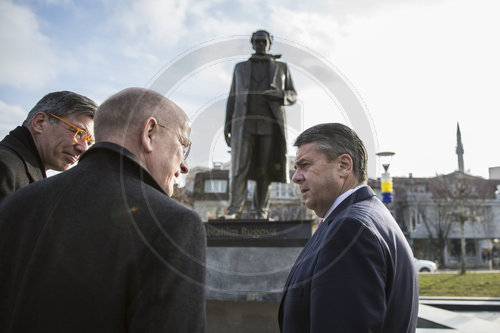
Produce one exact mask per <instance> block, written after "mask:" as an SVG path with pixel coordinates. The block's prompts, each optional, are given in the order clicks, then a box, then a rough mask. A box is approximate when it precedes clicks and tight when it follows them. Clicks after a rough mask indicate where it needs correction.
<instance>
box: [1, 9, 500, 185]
mask: <svg viewBox="0 0 500 333" xmlns="http://www.w3.org/2000/svg"><path fill="white" fill-rule="evenodd" d="M498 13H500V2H498V1H497V0H474V1H473V0H448V1H445V0H442V1H440V0H432V1H431V0H429V1H425V0H381V1H369V0H337V1H336V0H328V1H319V0H309V1H297V0H294V1H291V0H290V1H272V0H271V1H269V0H267V1H261V0H253V1H252V0H244V1H237V0H236V1H235V0H179V1H170V0H166V1H160V0H159V1H153V0H127V1H123V0H102V1H76V0H74V1H72V0H33V1H22V0H20V1H12V0H0V45H1V47H2V51H1V52H0V138H3V136H4V135H5V134H7V133H8V131H9V130H11V129H13V128H14V127H15V126H17V125H18V124H20V123H21V122H22V121H23V120H24V118H25V116H26V114H27V112H28V111H29V110H30V109H31V107H32V106H33V105H34V104H35V103H36V102H37V101H38V100H39V99H40V98H41V97H42V96H43V95H45V94H46V93H48V92H51V91H57V90H71V91H75V92H78V93H81V94H83V95H86V96H88V97H90V98H92V99H94V100H95V101H96V102H98V103H100V102H102V101H104V100H105V99H106V98H107V97H108V96H110V95H111V94H113V93H115V92H117V91H119V90H121V89H123V88H126V87H130V86H140V87H154V88H157V87H160V88H161V89H159V90H163V91H161V92H162V93H164V94H165V95H166V96H168V97H169V98H171V99H172V100H173V101H174V102H176V103H177V104H179V105H180V106H181V107H182V108H183V109H184V110H185V111H186V113H187V114H188V115H189V116H190V118H191V120H192V122H193V133H192V141H193V157H192V158H190V163H191V166H195V165H202V166H209V165H210V164H211V163H213V162H217V161H222V162H223V161H227V160H228V159H229V155H228V154H227V152H226V151H227V147H225V145H224V144H223V141H222V136H221V131H222V125H223V124H222V123H223V119H224V112H225V100H226V98H227V94H228V91H229V88H230V84H231V76H232V70H233V68H234V65H235V64H236V63H237V62H238V61H243V60H245V59H246V58H248V56H249V55H250V54H251V53H252V49H251V45H250V42H249V38H250V35H251V33H252V32H253V31H255V30H257V29H266V30H268V31H269V32H271V33H272V34H273V35H274V38H275V41H274V43H273V45H272V48H271V53H282V55H283V56H282V60H283V61H285V62H287V63H288V64H289V66H290V69H291V72H292V77H293V80H294V83H295V88H296V90H297V93H298V102H297V104H296V105H295V106H293V107H291V108H288V109H287V117H288V119H289V123H290V124H289V127H290V128H289V133H288V134H289V141H292V140H293V138H294V136H296V135H297V133H298V131H300V130H302V129H304V128H307V127H309V126H311V125H314V124H315V123H317V122H325V121H331V122H342V123H345V124H348V125H350V126H352V127H353V128H355V129H357V128H361V127H360V126H361V125H360V122H363V123H364V124H365V125H366V124H369V128H370V130H369V131H367V130H366V128H367V127H365V129H364V130H362V129H360V131H361V132H363V133H361V135H362V136H363V139H364V140H365V141H369V142H366V143H367V145H369V146H371V147H372V148H373V149H371V151H370V156H369V159H371V160H372V161H373V162H372V164H373V165H377V164H378V161H377V160H376V157H375V156H374V153H375V152H376V151H394V152H396V155H395V156H394V157H393V159H392V161H391V167H390V171H391V173H392V174H393V176H407V175H408V174H409V173H413V175H414V176H415V177H428V176H434V175H435V174H446V173H450V172H453V171H454V170H456V169H457V157H456V154H455V148H456V126H457V122H459V123H460V128H461V131H462V139H463V144H464V149H465V168H466V170H468V171H469V172H470V173H471V174H473V175H478V176H482V177H485V178H487V177H488V168H489V167H493V166H500V149H499V148H498V138H499V134H500V131H499V124H500V121H499V120H500V99H499V95H500V38H499V34H500V20H499V19H498ZM234 48H236V49H237V52H236V51H234V50H233V49H234ZM302 55H306V56H305V57H304V56H302ZM308 57H309V58H308ZM313 62H316V65H311V63H313ZM318 64H319V65H318ZM174 67H175V68H174ZM174 69H175V70H174ZM324 73H330V74H331V76H330V77H329V78H328V77H327V76H323V74H324ZM169 78H175V80H177V81H176V82H174V83H172V82H167V83H166V84H165V83H164V85H163V86H159V85H158V82H160V81H162V80H167V81H168V79H169ZM162 82H163V81H162ZM342 89H348V90H349V91H350V93H351V94H352V96H355V98H356V101H357V102H356V103H354V102H352V101H351V102H343V97H342V94H343V92H342V91H341V90H342ZM353 103H354V104H356V105H353ZM360 111H362V112H363V116H362V117H361V118H363V119H360V116H359V112H360ZM196 147H198V148H196ZM290 153H292V154H293V153H294V149H293V148H292V147H290ZM370 173H371V174H370V177H376V176H379V175H378V168H374V169H372V170H371V171H370Z"/></svg>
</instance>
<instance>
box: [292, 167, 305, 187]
mask: <svg viewBox="0 0 500 333" xmlns="http://www.w3.org/2000/svg"><path fill="white" fill-rule="evenodd" d="M302 180H304V177H303V175H302V172H300V171H299V170H295V172H294V174H293V176H292V181H293V182H294V183H295V184H299V183H300V182H301V181H302Z"/></svg>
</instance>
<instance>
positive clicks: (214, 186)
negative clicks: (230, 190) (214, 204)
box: [204, 179, 227, 193]
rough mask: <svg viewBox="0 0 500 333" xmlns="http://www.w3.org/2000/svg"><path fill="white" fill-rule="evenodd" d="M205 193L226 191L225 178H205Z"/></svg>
mask: <svg viewBox="0 0 500 333" xmlns="http://www.w3.org/2000/svg"><path fill="white" fill-rule="evenodd" d="M204 192H205V193H226V192H227V180H226V179H207V180H205V187H204Z"/></svg>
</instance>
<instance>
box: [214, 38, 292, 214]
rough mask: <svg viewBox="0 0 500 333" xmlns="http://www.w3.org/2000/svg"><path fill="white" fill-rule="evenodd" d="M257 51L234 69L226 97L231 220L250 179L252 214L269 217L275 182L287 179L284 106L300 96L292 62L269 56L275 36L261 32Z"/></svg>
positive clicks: (240, 207) (255, 42)
mask: <svg viewBox="0 0 500 333" xmlns="http://www.w3.org/2000/svg"><path fill="white" fill-rule="evenodd" d="M251 42H252V45H253V48H254V49H255V53H254V54H253V55H252V56H251V58H250V59H249V60H247V61H244V62H241V63H238V64H237V65H236V67H235V69H234V74H233V81H232V84H231V91H230V93H229V98H228V101H227V108H226V122H225V128H224V134H225V139H226V143H227V145H228V146H230V147H231V174H230V178H231V179H230V203H229V208H228V210H227V214H226V218H236V217H239V216H240V214H241V211H242V208H243V205H244V201H245V191H246V188H247V180H249V179H250V180H255V191H254V197H253V209H254V211H253V213H254V217H255V218H258V219H265V218H267V217H268V216H267V214H268V202H269V187H270V185H271V182H281V183H286V182H288V171H287V170H288V168H287V166H288V165H287V158H286V128H285V109H284V105H290V104H293V103H295V101H296V99H297V94H296V92H295V89H294V87H293V82H292V78H291V76H290V71H289V70H288V66H287V65H286V63H284V62H280V61H277V60H276V59H277V58H279V57H280V56H276V55H272V54H268V53H267V51H269V48H270V47H271V43H272V36H271V35H270V34H269V33H268V32H267V31H264V30H258V31H256V32H255V33H254V34H253V35H252V39H251Z"/></svg>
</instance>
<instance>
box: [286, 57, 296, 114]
mask: <svg viewBox="0 0 500 333" xmlns="http://www.w3.org/2000/svg"><path fill="white" fill-rule="evenodd" d="M284 95H285V96H284V101H285V103H284V104H285V105H292V104H295V102H296V101H297V92H296V91H295V88H294V86H293V81H292V76H291V74H290V71H289V70H288V66H287V65H286V64H285V94H284Z"/></svg>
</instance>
